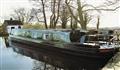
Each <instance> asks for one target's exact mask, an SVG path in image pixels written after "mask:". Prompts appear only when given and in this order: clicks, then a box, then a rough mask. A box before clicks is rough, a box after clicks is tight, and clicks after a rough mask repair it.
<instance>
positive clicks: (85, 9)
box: [65, 0, 120, 30]
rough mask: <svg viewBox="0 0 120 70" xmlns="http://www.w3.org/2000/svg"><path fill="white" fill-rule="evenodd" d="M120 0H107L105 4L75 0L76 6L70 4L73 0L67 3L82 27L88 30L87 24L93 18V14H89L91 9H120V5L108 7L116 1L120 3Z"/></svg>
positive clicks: (68, 0) (67, 0) (98, 10)
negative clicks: (95, 4) (96, 4)
mask: <svg viewBox="0 0 120 70" xmlns="http://www.w3.org/2000/svg"><path fill="white" fill-rule="evenodd" d="M118 1H119V0H113V1H110V0H105V3H103V5H100V6H94V5H90V4H87V3H83V2H81V0H75V1H74V2H76V6H75V7H74V6H73V5H71V4H70V3H71V2H72V0H66V1H65V3H66V5H67V7H68V9H69V12H70V14H71V16H72V17H73V18H74V19H75V21H77V22H78V23H79V24H80V25H81V28H82V29H85V30H86V29H87V24H88V23H89V22H90V20H91V19H92V17H91V15H89V12H90V11H97V12H101V11H114V10H116V9H118V8H119V7H120V6H116V7H115V8H113V9H111V8H107V7H108V6H111V5H115V4H116V3H118ZM76 7H77V8H76ZM73 8H74V9H75V10H76V12H75V13H74V12H73ZM76 14H77V15H76Z"/></svg>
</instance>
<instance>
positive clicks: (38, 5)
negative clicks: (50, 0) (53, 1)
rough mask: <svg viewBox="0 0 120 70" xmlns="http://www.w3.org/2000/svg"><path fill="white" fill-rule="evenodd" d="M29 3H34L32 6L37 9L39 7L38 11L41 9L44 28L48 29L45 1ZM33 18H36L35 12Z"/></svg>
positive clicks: (36, 0) (37, 0)
mask: <svg viewBox="0 0 120 70" xmlns="http://www.w3.org/2000/svg"><path fill="white" fill-rule="evenodd" d="M31 1H33V2H36V3H35V4H34V5H36V6H37V7H39V9H41V11H42V13H43V18H44V23H45V28H46V29H48V25H47V17H46V3H47V0H31ZM41 7H42V8H41ZM35 16H36V17H37V12H36V14H35ZM37 19H38V21H39V18H38V17H37Z"/></svg>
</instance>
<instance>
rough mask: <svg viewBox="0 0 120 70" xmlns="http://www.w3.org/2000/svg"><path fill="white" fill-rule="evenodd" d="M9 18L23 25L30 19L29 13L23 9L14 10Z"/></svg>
mask: <svg viewBox="0 0 120 70" xmlns="http://www.w3.org/2000/svg"><path fill="white" fill-rule="evenodd" d="M11 16H12V17H13V18H14V19H16V20H20V21H21V22H23V23H28V21H29V18H30V11H28V10H26V9H25V8H18V9H15V10H14V13H13V14H11Z"/></svg>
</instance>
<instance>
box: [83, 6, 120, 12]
mask: <svg viewBox="0 0 120 70" xmlns="http://www.w3.org/2000/svg"><path fill="white" fill-rule="evenodd" d="M118 8H120V6H118V7H116V8H114V9H104V8H97V9H87V10H84V11H83V12H87V11H94V10H99V11H115V10H117V9H118Z"/></svg>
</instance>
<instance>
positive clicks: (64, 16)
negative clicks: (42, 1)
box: [60, 4, 70, 28]
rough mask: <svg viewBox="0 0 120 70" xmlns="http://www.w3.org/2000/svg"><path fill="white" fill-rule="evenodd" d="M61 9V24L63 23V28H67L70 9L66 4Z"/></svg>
mask: <svg viewBox="0 0 120 70" xmlns="http://www.w3.org/2000/svg"><path fill="white" fill-rule="evenodd" d="M60 10H61V11H60V20H61V25H62V28H66V25H67V22H68V19H69V18H70V15H69V11H68V9H67V6H66V4H62V6H61V8H60Z"/></svg>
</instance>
